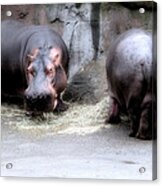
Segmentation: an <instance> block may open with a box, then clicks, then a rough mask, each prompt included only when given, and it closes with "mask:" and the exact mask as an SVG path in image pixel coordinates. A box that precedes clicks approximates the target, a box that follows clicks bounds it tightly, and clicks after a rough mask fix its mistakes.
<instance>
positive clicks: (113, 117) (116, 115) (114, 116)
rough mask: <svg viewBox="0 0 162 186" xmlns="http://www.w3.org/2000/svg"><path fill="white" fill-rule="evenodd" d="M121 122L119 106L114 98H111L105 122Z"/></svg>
mask: <svg viewBox="0 0 162 186" xmlns="http://www.w3.org/2000/svg"><path fill="white" fill-rule="evenodd" d="M120 122H121V119H120V106H119V103H118V102H117V100H116V99H115V98H112V103H111V106H110V112H109V115H108V118H107V119H106V121H105V123H106V124H107V123H111V124H118V123H120Z"/></svg>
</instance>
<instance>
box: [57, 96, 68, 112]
mask: <svg viewBox="0 0 162 186" xmlns="http://www.w3.org/2000/svg"><path fill="white" fill-rule="evenodd" d="M67 109H68V105H67V104H66V103H64V102H63V101H62V100H61V98H60V96H58V98H57V105H56V108H55V109H54V112H57V113H59V112H64V111H66V110H67Z"/></svg>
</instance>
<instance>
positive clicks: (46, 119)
mask: <svg viewBox="0 0 162 186" xmlns="http://www.w3.org/2000/svg"><path fill="white" fill-rule="evenodd" d="M108 102H109V100H108V98H106V97H105V98H103V99H102V100H101V101H100V102H98V103H97V104H95V105H87V104H77V103H71V104H70V105H69V109H68V110H67V111H66V112H64V113H61V114H53V113H44V114H43V116H42V117H36V118H30V117H28V116H26V115H25V110H22V109H20V108H19V107H17V106H15V105H14V106H13V105H12V106H11V105H6V104H5V105H2V107H1V121H2V125H9V126H10V127H12V128H14V129H15V130H18V131H23V132H27V133H30V134H33V135H37V136H39V135H44V134H47V133H48V134H49V135H50V134H51V135H53V134H56V133H57V134H63V133H66V134H76V133H77V134H80V135H84V134H87V133H93V132H95V131H97V130H99V129H100V128H102V127H103V126H104V121H105V119H106V116H107V111H108V105H109V104H108Z"/></svg>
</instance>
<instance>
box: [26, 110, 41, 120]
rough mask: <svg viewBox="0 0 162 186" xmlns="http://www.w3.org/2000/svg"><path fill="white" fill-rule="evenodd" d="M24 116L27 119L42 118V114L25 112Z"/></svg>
mask: <svg viewBox="0 0 162 186" xmlns="http://www.w3.org/2000/svg"><path fill="white" fill-rule="evenodd" d="M25 115H26V116H28V117H32V118H33V117H40V116H42V112H33V111H27V112H25Z"/></svg>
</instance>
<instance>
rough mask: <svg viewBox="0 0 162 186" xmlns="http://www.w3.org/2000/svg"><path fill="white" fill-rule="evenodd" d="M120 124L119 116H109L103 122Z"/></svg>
mask: <svg viewBox="0 0 162 186" xmlns="http://www.w3.org/2000/svg"><path fill="white" fill-rule="evenodd" d="M120 122H121V119H120V117H119V116H110V117H109V118H107V119H106V120H105V124H109V123H110V124H119V123H120Z"/></svg>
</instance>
